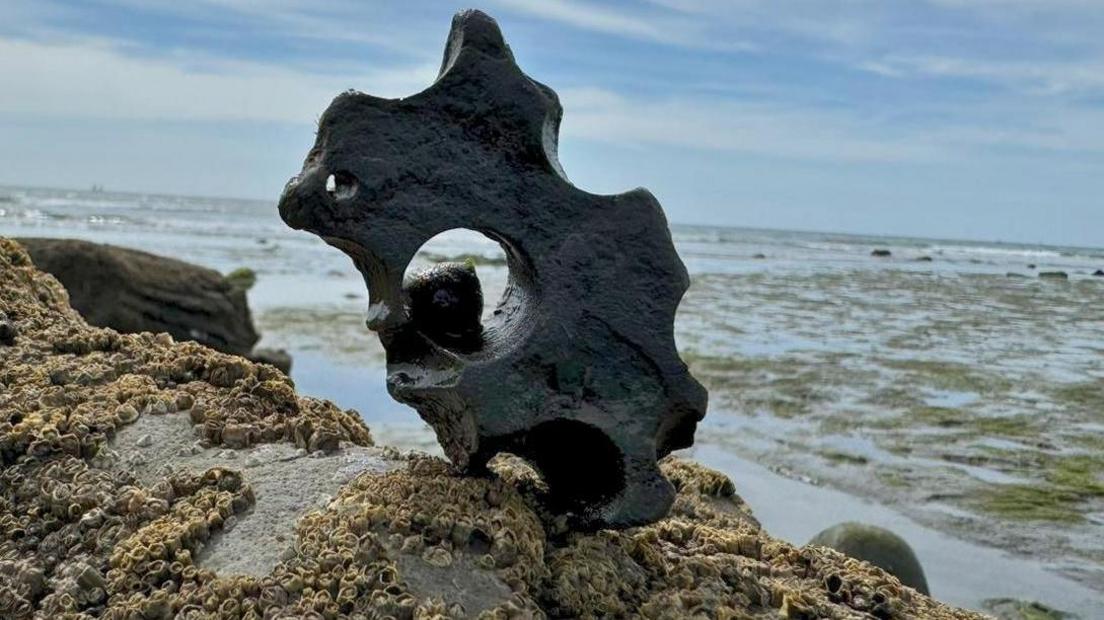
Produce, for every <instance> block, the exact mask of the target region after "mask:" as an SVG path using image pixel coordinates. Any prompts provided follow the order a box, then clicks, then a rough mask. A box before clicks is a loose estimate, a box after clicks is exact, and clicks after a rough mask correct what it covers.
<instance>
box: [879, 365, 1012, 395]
mask: <svg viewBox="0 0 1104 620" xmlns="http://www.w3.org/2000/svg"><path fill="white" fill-rule="evenodd" d="M881 365H882V366H884V367H886V368H890V369H893V370H899V371H903V372H905V373H908V375H909V376H910V378H911V379H912V380H913V382H914V383H917V384H921V385H928V386H931V387H934V388H937V389H940V390H948V391H953V392H973V393H977V394H988V393H992V392H999V391H1007V390H1008V389H1010V388H1011V387H1012V385H1011V382H1010V381H1008V380H1007V379H1005V378H1003V377H1000V376H997V375H995V374H993V373H986V372H981V371H978V370H977V369H975V368H973V367H971V366H969V365H967V364H963V363H960V362H947V361H940V360H925V359H903V360H901V359H887V360H882V361H881Z"/></svg>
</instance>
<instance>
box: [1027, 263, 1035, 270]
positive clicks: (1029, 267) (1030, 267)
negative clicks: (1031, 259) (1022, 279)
mask: <svg viewBox="0 0 1104 620" xmlns="http://www.w3.org/2000/svg"><path fill="white" fill-rule="evenodd" d="M1027 268H1028V269H1035V263H1028V264H1027Z"/></svg>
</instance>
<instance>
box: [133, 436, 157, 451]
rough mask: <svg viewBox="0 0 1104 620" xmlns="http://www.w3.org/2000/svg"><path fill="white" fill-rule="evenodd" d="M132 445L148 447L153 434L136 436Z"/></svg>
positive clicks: (151, 443)
mask: <svg viewBox="0 0 1104 620" xmlns="http://www.w3.org/2000/svg"><path fill="white" fill-rule="evenodd" d="M134 445H136V446H138V447H139V448H148V447H150V446H152V445H153V435H149V434H146V435H142V436H141V437H139V438H138V441H136V442H134Z"/></svg>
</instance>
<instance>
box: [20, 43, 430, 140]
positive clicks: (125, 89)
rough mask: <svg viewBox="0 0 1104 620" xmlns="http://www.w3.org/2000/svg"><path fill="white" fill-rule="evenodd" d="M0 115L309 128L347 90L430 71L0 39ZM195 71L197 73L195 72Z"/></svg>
mask: <svg viewBox="0 0 1104 620" xmlns="http://www.w3.org/2000/svg"><path fill="white" fill-rule="evenodd" d="M0 59H5V60H3V61H0V84H4V85H5V88H3V89H0V113H2V114H4V115H7V116H14V117H29V118H66V119H73V118H123V119H138V120H144V119H174V120H235V119H237V120H252V121H289V122H309V121H311V120H313V119H314V118H316V117H317V116H318V115H319V114H321V112H322V110H324V109H325V107H326V106H327V105H328V104H329V102H330V100H331V99H332V98H333V97H334V96H335V95H337V94H338V93H340V92H342V91H344V90H347V89H349V88H356V89H358V90H363V91H365V92H370V93H372V94H375V95H378V96H384V97H398V96H406V95H410V94H413V93H415V92H418V91H420V90H422V89H424V88H425V87H426V86H428V85H429V84H430V83H431V82H432V81H433V79H434V78H435V77H436V70H437V67H436V65H435V64H423V65H417V66H411V67H394V68H388V69H379V70H373V71H369V72H366V73H363V74H359V75H354V74H350V75H346V76H335V75H315V74H311V73H308V72H305V71H299V70H295V69H287V68H281V67H277V66H272V65H266V64H260V63H251V62H240V61H226V60H220V59H214V58H212V59H202V60H203V62H195V61H196V60H197V59H191V61H190V62H188V65H187V67H185V66H183V65H182V64H181V63H177V62H173V60H172V59H171V58H170V59H155V58H143V57H139V56H133V55H127V54H125V53H124V52H122V51H120V50H119V49H117V48H116V46H115V45H114V44H112V43H111V42H108V41H103V40H82V41H68V42H62V43H42V42H32V41H19V40H12V39H0ZM200 65H201V66H202V69H200V68H197V67H198V66H200Z"/></svg>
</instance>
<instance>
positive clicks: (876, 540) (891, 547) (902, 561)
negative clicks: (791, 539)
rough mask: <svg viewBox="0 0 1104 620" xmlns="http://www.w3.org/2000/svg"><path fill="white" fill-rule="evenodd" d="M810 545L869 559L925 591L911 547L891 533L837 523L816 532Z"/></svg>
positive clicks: (924, 592)
mask: <svg viewBox="0 0 1104 620" xmlns="http://www.w3.org/2000/svg"><path fill="white" fill-rule="evenodd" d="M809 544H810V545H820V546H822V547H829V548H831V549H835V550H836V551H839V552H840V553H843V554H844V555H849V556H851V557H853V558H856V559H859V560H864V561H866V562H870V563H871V564H873V565H874V566H877V567H878V568H881V569H882V570H884V571H885V572H887V573H889V574H891V575H893V576H894V577H896V578H897V579H900V580H901V583H903V584H905V585H906V586H908V587H910V588H913V589H915V590H917V591H918V592H921V593H923V594H929V593H930V592H929V590H928V580H927V579H926V578H925V577H924V569H923V568H921V566H920V560H918V559H916V554H915V553H914V552H913V550H912V547H910V546H909V544H908V543H907V542H905V540H904V539H903V538H901V537H900V536H898V535H896V534H894V533H893V532H891V531H889V530H887V529H885V528H881V527H876V526H873V525H867V524H865V523H854V522H848V523H840V524H839V525H834V526H832V527H830V528H828V529H826V530H824V531H823V532H821V533H819V534H817V535H816V536H814V537H813V539H812V540H810V541H809Z"/></svg>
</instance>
